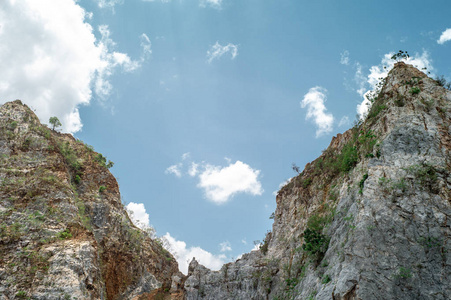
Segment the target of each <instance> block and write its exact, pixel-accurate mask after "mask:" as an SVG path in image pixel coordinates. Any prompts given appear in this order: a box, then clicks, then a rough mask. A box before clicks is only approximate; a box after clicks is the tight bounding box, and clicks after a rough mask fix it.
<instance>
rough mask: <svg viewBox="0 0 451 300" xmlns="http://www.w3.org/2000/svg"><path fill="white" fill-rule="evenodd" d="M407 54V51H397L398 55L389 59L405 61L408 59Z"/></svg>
mask: <svg viewBox="0 0 451 300" xmlns="http://www.w3.org/2000/svg"><path fill="white" fill-rule="evenodd" d="M409 57H410V56H409V54H408V53H407V51H403V50H399V51H398V53H395V54H393V56H392V57H391V59H393V60H395V61H397V62H399V61H401V60H407V59H408V58H409Z"/></svg>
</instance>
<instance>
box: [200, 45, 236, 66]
mask: <svg viewBox="0 0 451 300" xmlns="http://www.w3.org/2000/svg"><path fill="white" fill-rule="evenodd" d="M229 52H230V55H231V56H232V59H234V58H235V57H236V56H237V55H238V46H237V45H234V44H231V43H229V44H227V45H225V46H222V45H220V44H219V43H218V42H216V44H214V45H213V46H211V47H210V49H209V50H208V51H207V62H208V63H211V62H212V61H213V60H215V59H219V58H220V57H221V56H223V55H224V54H226V53H229Z"/></svg>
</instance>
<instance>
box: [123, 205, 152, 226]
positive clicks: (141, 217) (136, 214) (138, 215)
mask: <svg viewBox="0 0 451 300" xmlns="http://www.w3.org/2000/svg"><path fill="white" fill-rule="evenodd" d="M126 209H127V212H128V216H129V217H130V219H131V220H132V222H133V224H135V225H136V226H137V227H139V228H141V229H146V228H149V227H150V224H149V214H148V213H147V212H146V208H145V207H144V204H143V203H134V202H130V203H129V204H127V206H126Z"/></svg>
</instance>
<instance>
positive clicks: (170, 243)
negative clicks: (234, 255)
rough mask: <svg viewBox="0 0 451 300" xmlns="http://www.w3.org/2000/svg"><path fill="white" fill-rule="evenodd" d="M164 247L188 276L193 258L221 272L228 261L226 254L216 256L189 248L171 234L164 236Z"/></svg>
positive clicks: (199, 249)
mask: <svg viewBox="0 0 451 300" xmlns="http://www.w3.org/2000/svg"><path fill="white" fill-rule="evenodd" d="M163 240H164V242H163V245H164V247H165V248H166V250H168V251H169V252H171V253H172V255H174V257H175V258H176V260H177V262H178V264H179V269H180V271H181V272H182V273H184V274H188V266H189V263H190V262H191V260H192V259H193V258H196V260H197V261H198V262H199V263H201V264H202V265H204V266H206V267H207V268H209V269H211V270H215V271H217V270H219V269H220V268H221V267H222V265H223V264H224V263H225V262H226V261H227V257H226V255H225V254H219V255H215V254H212V253H210V252H208V251H206V250H204V249H202V248H200V247H187V245H186V243H185V242H183V241H179V240H176V239H175V238H173V237H172V236H171V235H170V234H169V233H166V234H165V235H164V236H163Z"/></svg>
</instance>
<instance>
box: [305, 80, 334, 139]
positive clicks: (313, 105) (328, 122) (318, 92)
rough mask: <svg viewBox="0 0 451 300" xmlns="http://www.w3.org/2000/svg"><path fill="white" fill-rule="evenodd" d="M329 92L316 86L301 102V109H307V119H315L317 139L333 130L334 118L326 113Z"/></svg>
mask: <svg viewBox="0 0 451 300" xmlns="http://www.w3.org/2000/svg"><path fill="white" fill-rule="evenodd" d="M326 93H327V90H326V89H324V88H322V87H319V86H316V87H313V88H311V89H310V90H309V91H308V93H307V94H305V95H304V99H303V100H302V102H301V107H302V108H305V107H307V117H306V119H313V121H314V122H315V124H316V126H317V127H318V128H317V130H316V137H320V136H321V135H324V134H327V133H330V132H331V131H332V129H333V122H334V116H333V115H332V114H330V113H326V111H327V108H326V106H325V105H324V102H326V98H327V97H326Z"/></svg>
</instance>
